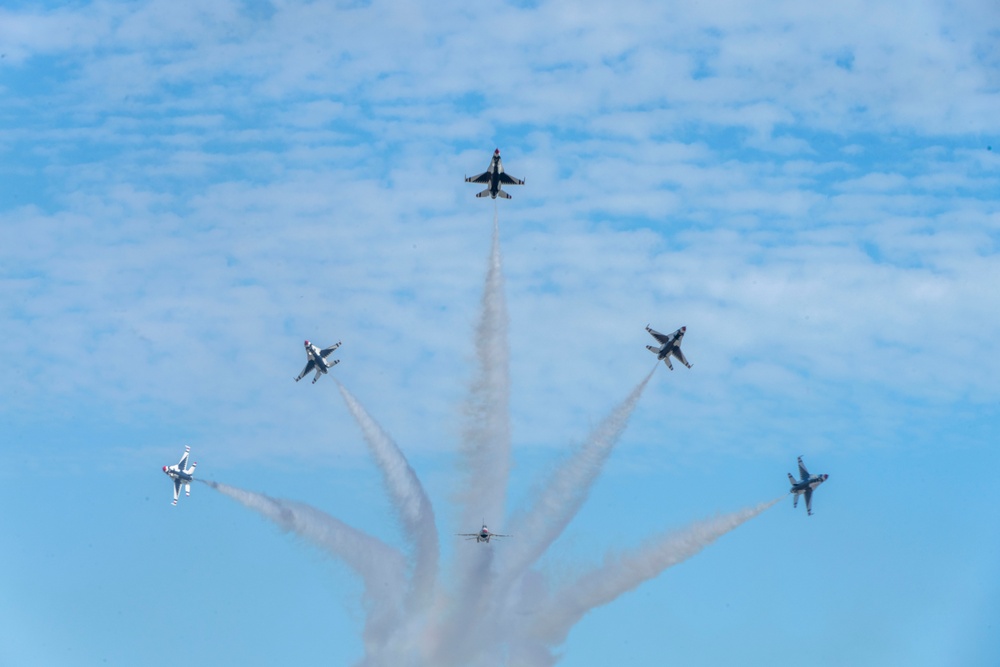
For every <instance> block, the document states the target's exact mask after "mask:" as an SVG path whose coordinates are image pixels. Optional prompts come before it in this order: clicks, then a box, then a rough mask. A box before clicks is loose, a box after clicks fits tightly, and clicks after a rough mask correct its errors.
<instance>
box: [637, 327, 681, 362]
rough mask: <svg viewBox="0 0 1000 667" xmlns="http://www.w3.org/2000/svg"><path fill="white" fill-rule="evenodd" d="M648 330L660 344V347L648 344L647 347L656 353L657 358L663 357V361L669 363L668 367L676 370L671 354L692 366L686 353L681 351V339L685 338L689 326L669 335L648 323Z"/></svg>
mask: <svg viewBox="0 0 1000 667" xmlns="http://www.w3.org/2000/svg"><path fill="white" fill-rule="evenodd" d="M646 331H648V332H649V333H650V334H651V335H652V336H653V338H655V339H656V340H657V342H658V343H659V344H660V347H654V346H652V345H647V346H646V349H647V350H649V351H650V352H652V353H653V354H655V355H656V358H657V359H663V363H665V364H666V365H667V368H669V369H670V370H674V366H673V364H671V363H670V355H671V354H672V355H674V356H675V357H677V359H679V360H680V362H681V363H682V364H684V365H685V366H687V367H688V368H691V364H689V363H688V360H687V359H685V358H684V353H683V352H681V341H682V340H683V339H684V332H685V331H687V327H681V328H680V329H678V330H677V331H675V332H673V333H672V334H670V335H667V334H661V333H660V332H659V331H656V330H655V329H650V328H649V325H648V324H647V325H646Z"/></svg>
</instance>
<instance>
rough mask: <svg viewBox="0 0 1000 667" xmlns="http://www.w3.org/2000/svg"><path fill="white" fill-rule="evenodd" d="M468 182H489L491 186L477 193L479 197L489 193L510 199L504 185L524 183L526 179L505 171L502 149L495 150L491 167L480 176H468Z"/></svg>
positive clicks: (492, 197)
mask: <svg viewBox="0 0 1000 667" xmlns="http://www.w3.org/2000/svg"><path fill="white" fill-rule="evenodd" d="M465 182H466V183H488V184H489V187H487V188H486V189H485V190H483V191H482V192H480V193H477V194H476V196H477V197H485V196H486V195H489V196H490V198H491V199H496V198H497V197H503V198H504V199H510V195H509V194H507V193H506V192H504V191H503V190H502V189H501V188H502V187H503V186H504V185H524V181H523V180H521V179H520V178H514V177H513V176H509V175H508V174H505V173H504V170H503V163H502V162H500V149H499V148H498V149H496V150H495V151H493V160H491V161H490V166H489V169H487V170H486V171H484V172H483V173H481V174H479V175H478V176H466V177H465Z"/></svg>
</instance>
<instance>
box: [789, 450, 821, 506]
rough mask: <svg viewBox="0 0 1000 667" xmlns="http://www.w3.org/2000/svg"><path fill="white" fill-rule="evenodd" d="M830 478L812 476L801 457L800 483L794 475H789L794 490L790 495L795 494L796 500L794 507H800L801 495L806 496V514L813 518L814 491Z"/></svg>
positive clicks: (793, 503)
mask: <svg viewBox="0 0 1000 667" xmlns="http://www.w3.org/2000/svg"><path fill="white" fill-rule="evenodd" d="M828 477H830V476H829V475H810V474H809V471H808V470H806V464H804V463H803V462H802V457H801V456H800V457H799V478H800V479H799V481H797V482H796V481H795V478H794V477H792V473H788V481H789V482H791V483H792V488H791V490H790V491H789V493H793V494H795V495H794V496H792V497H793V498H794V499H795V500H794V501H793V502H792V507H798V506H799V495H800V494H803V493H804V494H805V496H806V512H808V513H809V516H812V513H813V511H812V497H813V489H815V488H816V487H817V486H819V485H820V484H822V483H823V482H825V481H826V480H827V478H828Z"/></svg>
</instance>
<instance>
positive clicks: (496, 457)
mask: <svg viewBox="0 0 1000 667" xmlns="http://www.w3.org/2000/svg"><path fill="white" fill-rule="evenodd" d="M507 326H508V317H507V303H506V300H505V298H504V280H503V263H502V259H501V254H500V226H499V221H498V215H497V210H496V208H495V207H494V212H493V239H492V245H491V248H490V258H489V266H488V267H487V271H486V282H485V285H484V286H483V296H482V301H481V310H480V314H479V321H478V322H477V324H476V329H475V337H476V341H475V343H476V362H477V367H476V371H475V374H474V376H473V379H472V383H471V385H470V387H469V396H468V399H467V400H466V402H465V405H464V406H463V418H464V422H465V423H464V425H463V428H462V437H461V446H460V451H459V473H460V480H461V481H460V482H459V487H458V489H457V491H456V496H455V500H456V504H457V506H458V509H459V516H458V519H459V522H460V524H459V525H460V527H461V531H462V532H466V533H471V532H475V531H477V530H478V529H479V526H480V522H481V521H485V522H487V523H488V524H490V525H491V526H493V527H494V530H496V529H497V527H498V526H500V527H501V529H502V527H503V521H504V513H505V505H506V499H507V481H508V477H509V475H510V370H509V364H510V351H509V348H508V341H507ZM504 532H506V531H504ZM494 548H495V547H494V546H493V545H481V544H476V543H468V544H467V543H462V544H461V545H460V546H459V549H458V551H457V553H456V557H455V563H456V571H455V575H454V578H453V582H454V584H455V586H454V589H455V593H454V597H453V598H452V599H451V601H450V603H448V604H447V605H446V606H445V607H444V608H441V609H439V614H440V618H441V626H440V632H439V633H436V634H435V637H434V641H433V642H432V646H431V655H432V659H431V661H430V663H429V664H434V665H438V666H439V667H445V666H448V667H450V666H452V665H468V664H475V660H476V658H475V656H474V654H476V653H477V652H478V651H481V650H482V648H481V645H482V644H483V643H484V640H483V637H482V633H483V632H484V631H486V632H489V630H488V627H487V626H488V625H489V618H491V616H492V614H491V609H492V607H493V606H494V605H493V595H492V570H493V550H494ZM486 643H489V642H486ZM492 644H493V645H495V642H493V643H492Z"/></svg>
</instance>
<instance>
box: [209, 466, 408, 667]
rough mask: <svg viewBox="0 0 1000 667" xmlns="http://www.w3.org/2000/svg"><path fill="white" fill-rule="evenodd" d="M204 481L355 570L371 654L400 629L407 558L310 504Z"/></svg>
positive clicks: (377, 651) (367, 643)
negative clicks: (364, 600) (364, 604)
mask: <svg viewBox="0 0 1000 667" xmlns="http://www.w3.org/2000/svg"><path fill="white" fill-rule="evenodd" d="M199 481H202V480H199ZM204 483H205V484H207V485H208V486H210V487H212V488H213V489H215V490H217V491H219V492H220V493H222V494H224V495H227V496H229V497H230V498H232V499H234V500H236V501H237V502H239V503H240V504H242V505H243V506H245V507H248V508H250V509H252V510H254V511H255V512H258V513H259V514H261V515H263V516H264V517H266V518H267V519H269V520H270V521H272V522H274V523H275V524H277V525H278V526H279V527H280V528H282V529H283V530H286V531H291V532H293V533H295V534H297V535H300V536H302V537H303V538H305V539H307V540H308V541H310V542H312V543H313V544H315V545H316V546H318V547H319V548H321V549H323V550H324V551H326V552H327V553H329V554H331V555H332V556H334V557H336V558H338V559H340V560H342V561H344V563H346V564H347V566H348V567H350V568H351V569H352V570H354V571H355V572H356V573H357V574H358V575H359V576H360V577H361V580H362V582H363V583H364V587H365V596H366V598H367V601H368V607H369V608H368V614H367V618H366V622H365V631H364V640H365V646H366V649H367V651H368V654H369V655H377V654H378V653H379V652H380V650H381V647H382V646H383V644H384V643H385V641H386V639H387V638H388V637H389V636H391V634H392V633H393V631H394V630H395V628H396V627H398V625H399V623H400V618H401V615H402V609H401V602H402V600H401V599H400V597H401V596H400V591H402V590H403V586H404V584H405V577H406V561H405V558H404V557H403V554H401V553H400V552H399V551H397V550H396V549H394V548H392V547H390V546H389V545H387V544H385V543H384V542H382V541H381V540H378V539H376V538H374V537H372V536H370V535H367V534H366V533H363V532H361V531H359V530H356V529H354V528H351V527H350V526H348V525H347V524H345V523H343V522H342V521H340V520H338V519H335V518H334V517H332V516H330V515H329V514H326V513H325V512H321V511H320V510H318V509H316V508H314V507H310V506H309V505H305V504H302V503H296V502H292V501H289V500H281V499H278V498H271V497H270V496H267V495H265V494H263V493H254V492H252V491H245V490H243V489H239V488H236V487H234V486H229V485H228V484H221V483H219V482H212V481H207V480H206V481H204Z"/></svg>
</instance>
